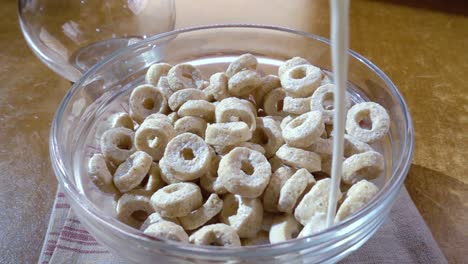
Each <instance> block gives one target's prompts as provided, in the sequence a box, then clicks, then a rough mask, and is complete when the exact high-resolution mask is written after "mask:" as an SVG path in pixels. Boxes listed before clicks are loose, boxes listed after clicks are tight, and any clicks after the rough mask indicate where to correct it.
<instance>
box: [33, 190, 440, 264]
mask: <svg viewBox="0 0 468 264" xmlns="http://www.w3.org/2000/svg"><path fill="white" fill-rule="evenodd" d="M39 263H40V264H47V263H53V264H55V263H76V264H81V263H86V264H91V263H96V264H104V263H106V264H114V263H129V262H128V261H127V260H125V259H122V258H120V257H118V256H116V255H114V254H112V253H111V252H109V251H108V250H107V248H106V247H105V246H103V245H100V244H99V243H98V242H97V241H96V240H95V239H94V238H93V236H92V235H91V234H90V233H88V232H87V231H86V230H85V228H84V227H83V226H82V225H81V223H80V221H79V220H78V219H77V218H76V217H75V215H74V214H73V211H72V210H71V208H70V204H69V203H68V202H67V199H66V198H65V195H64V193H63V192H62V191H61V189H60V187H59V190H58V192H57V197H56V199H55V203H54V207H53V209H52V214H51V217H50V221H49V226H48V229H47V234H46V237H45V241H44V245H43V247H42V251H41V255H40V257H39ZM341 263H408V264H409V263H424V264H425V263H433V264H437V263H447V260H446V259H445V257H444V255H443V254H442V252H441V250H440V248H439V247H438V246H437V243H436V242H435V241H434V238H433V237H432V234H431V232H430V231H429V229H428V228H427V226H426V224H425V223H424V221H423V219H422V217H421V215H420V214H419V212H418V210H417V209H416V207H415V205H414V203H413V201H412V200H411V198H410V197H409V195H408V192H407V191H406V189H405V188H403V189H402V191H401V192H400V194H399V196H398V199H397V201H396V204H395V205H394V206H393V208H392V211H391V212H390V216H389V217H388V220H387V221H386V222H385V223H384V225H383V226H382V227H381V228H380V229H379V230H378V231H377V233H376V234H375V235H374V236H373V237H372V238H371V239H370V240H369V241H368V242H367V243H365V244H364V245H363V246H362V247H361V248H360V249H358V250H357V251H356V252H354V253H352V254H351V255H350V256H348V257H346V258H345V259H344V260H343V261H342V262H341Z"/></svg>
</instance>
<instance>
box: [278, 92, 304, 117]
mask: <svg viewBox="0 0 468 264" xmlns="http://www.w3.org/2000/svg"><path fill="white" fill-rule="evenodd" d="M283 111H284V112H286V113H289V114H294V115H302V114H305V113H307V112H309V111H310V97H306V98H294V97H291V96H286V97H285V98H284V101H283Z"/></svg>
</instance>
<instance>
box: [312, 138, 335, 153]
mask: <svg viewBox="0 0 468 264" xmlns="http://www.w3.org/2000/svg"><path fill="white" fill-rule="evenodd" d="M305 149H306V150H308V151H312V152H315V153H317V154H319V155H320V156H323V155H331V154H332V150H333V138H327V139H324V138H321V137H319V138H318V139H317V140H316V141H315V142H314V143H312V145H310V146H308V147H306V148H305Z"/></svg>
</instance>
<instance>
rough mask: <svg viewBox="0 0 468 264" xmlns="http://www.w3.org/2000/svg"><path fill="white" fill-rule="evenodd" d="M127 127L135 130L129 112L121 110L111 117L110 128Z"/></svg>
mask: <svg viewBox="0 0 468 264" xmlns="http://www.w3.org/2000/svg"><path fill="white" fill-rule="evenodd" d="M117 127H125V128H128V129H131V130H133V120H132V118H131V117H130V115H129V114H127V113H125V112H119V113H115V114H113V115H111V116H110V117H109V128H117Z"/></svg>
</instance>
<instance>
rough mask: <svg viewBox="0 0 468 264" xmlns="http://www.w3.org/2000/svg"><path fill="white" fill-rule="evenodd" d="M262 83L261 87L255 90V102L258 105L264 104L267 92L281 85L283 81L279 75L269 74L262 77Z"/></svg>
mask: <svg viewBox="0 0 468 264" xmlns="http://www.w3.org/2000/svg"><path fill="white" fill-rule="evenodd" d="M261 81H262V83H261V85H260V87H258V88H257V90H255V92H254V98H255V102H256V103H257V104H258V105H263V99H264V97H265V95H266V94H267V93H269V92H270V91H271V90H273V89H275V88H280V87H281V82H280V79H279V78H278V76H276V75H271V74H270V75H267V76H263V77H262V79H261Z"/></svg>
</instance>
